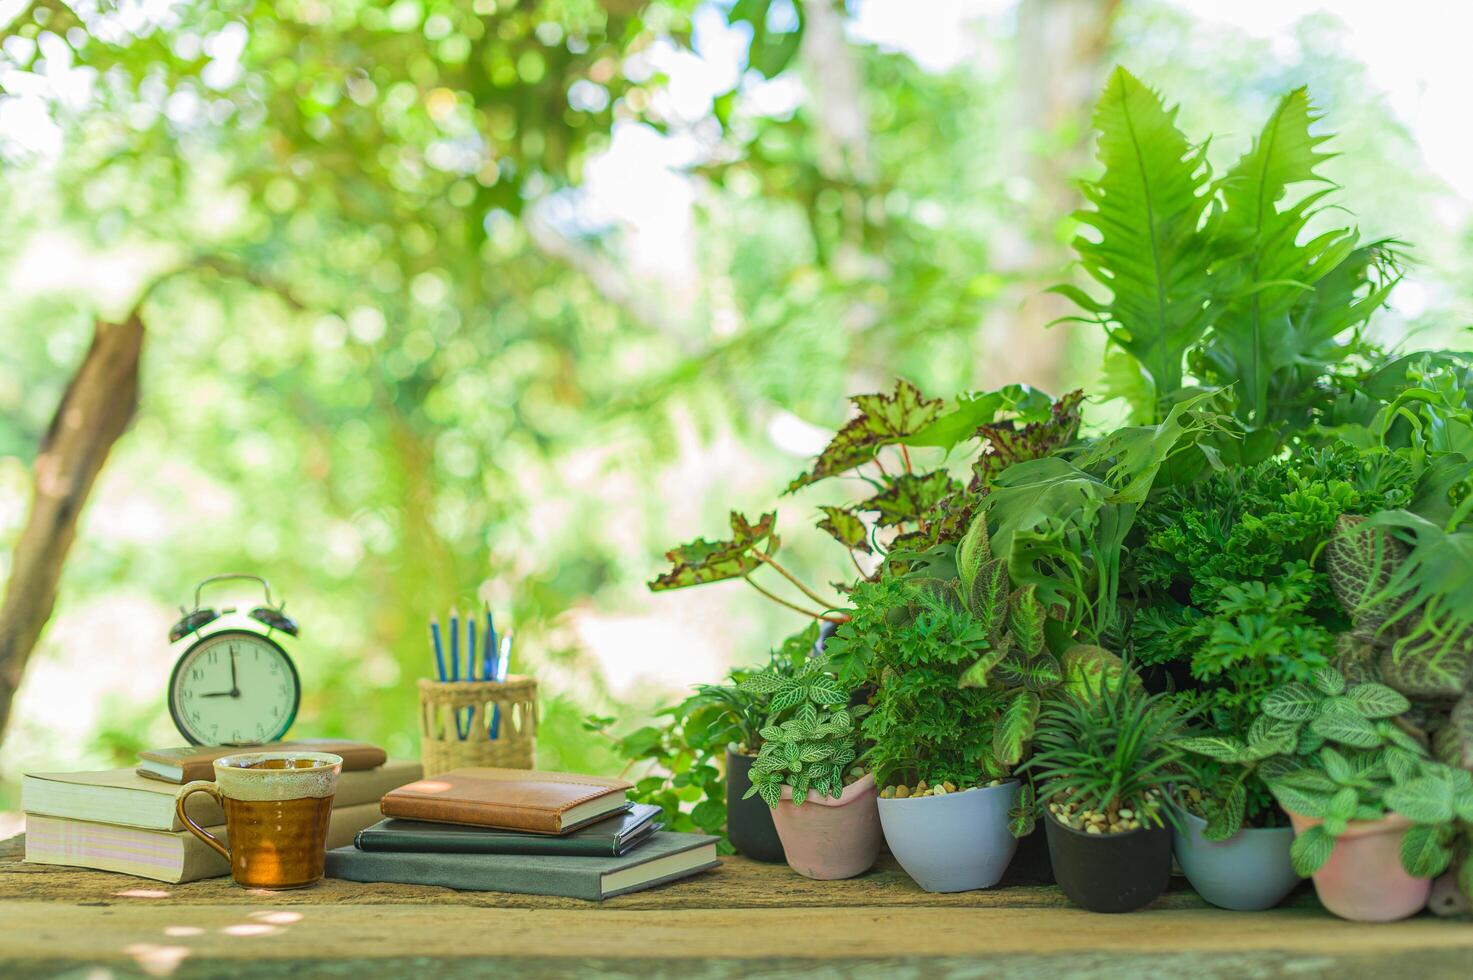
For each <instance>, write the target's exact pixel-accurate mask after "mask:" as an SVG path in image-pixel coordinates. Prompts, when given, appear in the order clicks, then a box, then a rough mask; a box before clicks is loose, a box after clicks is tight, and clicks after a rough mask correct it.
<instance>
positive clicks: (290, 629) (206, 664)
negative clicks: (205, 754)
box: [169, 572, 302, 745]
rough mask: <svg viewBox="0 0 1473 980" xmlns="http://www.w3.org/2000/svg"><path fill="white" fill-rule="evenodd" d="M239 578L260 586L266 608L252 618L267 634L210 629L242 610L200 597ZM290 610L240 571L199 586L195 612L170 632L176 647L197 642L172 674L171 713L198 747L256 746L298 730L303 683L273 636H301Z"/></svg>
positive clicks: (254, 611)
mask: <svg viewBox="0 0 1473 980" xmlns="http://www.w3.org/2000/svg"><path fill="white" fill-rule="evenodd" d="M235 579H247V580H251V581H255V582H259V583H261V588H262V589H263V590H264V591H265V594H266V604H265V605H263V606H256V607H255V608H254V609H252V610H251V611H250V612H248V613H246V617H247V619H249V620H250V621H251V622H252V625H253V626H260V627H262V628H263V629H243V628H225V629H217V630H214V631H213V632H206V628H207V627H208V626H210V624H212V623H214V622H216V621H217V620H219V619H220V618H221V617H223V616H225V615H228V614H230V613H233V612H235V611H236V610H235V607H233V606H230V607H226V608H224V609H220V610H218V611H216V610H215V609H214V608H212V607H208V606H204V605H202V604H201V601H200V594H201V593H202V592H203V591H204V588H205V586H207V585H211V584H213V583H215V582H223V581H227V580H235ZM284 610H285V603H278V602H273V601H272V598H271V586H270V584H268V583H267V581H266V580H265V579H264V578H262V577H261V576H259V575H248V574H242V573H235V572H232V573H230V574H227V575H212V576H210V577H209V578H207V579H205V580H204V581H202V582H200V583H199V584H198V585H196V586H195V588H194V608H193V609H192V610H190V611H187V612H186V611H185V609H184V607H183V606H180V607H179V611H180V612H181V613H183V614H184V617H183V618H182V619H180V620H179V622H177V623H175V624H174V626H173V628H172V629H170V630H169V642H170V643H178V642H180V641H181V640H184V639H186V638H187V637H194V641H193V642H192V643H190V645H189V647H188V648H187V649H185V651H184V653H182V654H181V655H180V657H179V662H178V663H176V664H175V665H174V672H173V673H172V674H171V675H170V676H169V714H170V715H172V716H173V718H174V726H175V727H176V728H178V729H179V733H180V734H181V735H183V736H184V737H185V738H186V739H188V740H189V742H190V744H191V745H257V744H260V743H262V742H274V741H276V740H278V739H280V738H281V737H282V736H283V735H285V734H286V731H287V729H289V728H291V726H292V722H293V721H294V720H296V717H297V708H298V707H299V706H300V705H301V702H302V684H301V681H300V679H299V678H298V677H297V668H296V665H295V664H293V663H292V659H291V657H289V656H287V653H286V651H285V650H284V649H282V647H281V644H279V643H277V642H276V640H274V639H273V638H272V637H273V635H274V634H277V633H280V634H282V635H283V636H291V637H295V636H296V635H297V624H296V622H295V621H293V620H292V619H291V618H290V617H288V616H287V615H286V612H285V611H284ZM263 630H264V631H263Z"/></svg>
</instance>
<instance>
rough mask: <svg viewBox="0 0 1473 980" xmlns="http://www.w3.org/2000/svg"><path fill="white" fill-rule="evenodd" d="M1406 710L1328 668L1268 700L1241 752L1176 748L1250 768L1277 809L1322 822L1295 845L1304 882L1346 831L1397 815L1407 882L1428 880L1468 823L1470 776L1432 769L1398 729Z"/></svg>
mask: <svg viewBox="0 0 1473 980" xmlns="http://www.w3.org/2000/svg"><path fill="white" fill-rule="evenodd" d="M1409 707H1410V705H1409V703H1408V701H1407V700H1406V698H1404V697H1403V696H1402V695H1400V694H1398V693H1397V692H1396V691H1393V690H1392V689H1391V688H1389V687H1387V686H1385V685H1384V684H1377V683H1374V682H1365V683H1360V684H1348V683H1347V682H1346V680H1345V678H1344V676H1343V675H1341V674H1340V673H1339V672H1338V671H1335V670H1332V669H1328V668H1327V669H1324V670H1320V671H1317V672H1316V673H1315V675H1314V680H1313V682H1312V683H1310V684H1300V683H1297V682H1296V683H1290V684H1285V685H1283V686H1281V687H1279V688H1276V689H1275V690H1273V691H1271V692H1270V693H1269V694H1268V695H1267V696H1266V697H1265V698H1264V700H1263V714H1262V716H1261V717H1260V718H1259V719H1258V720H1256V721H1255V722H1254V736H1250V738H1249V739H1248V740H1247V742H1243V741H1240V740H1236V739H1191V740H1185V741H1184V742H1183V743H1182V744H1183V745H1184V747H1187V748H1189V749H1191V750H1192V751H1196V752H1201V753H1203V754H1205V755H1208V756H1210V757H1211V758H1215V759H1219V760H1222V761H1228V762H1237V763H1239V764H1241V765H1243V766H1244V768H1249V767H1252V766H1256V767H1257V770H1258V772H1259V774H1260V775H1261V776H1262V777H1263V779H1264V782H1266V783H1267V784H1268V787H1269V790H1270V791H1271V792H1272V793H1273V794H1274V797H1275V799H1277V800H1278V802H1279V805H1280V806H1282V807H1283V808H1284V809H1285V810H1288V811H1290V812H1292V813H1295V814H1298V815H1299V816H1301V817H1308V818H1312V819H1319V820H1320V821H1321V822H1320V823H1318V824H1316V825H1314V826H1312V827H1309V828H1307V829H1306V830H1305V831H1304V832H1303V833H1300V834H1297V835H1296V836H1295V838H1294V845H1293V849H1292V850H1291V851H1290V858H1291V860H1292V861H1293V864H1294V870H1295V871H1296V872H1298V873H1299V874H1300V875H1301V876H1308V875H1311V874H1313V873H1314V872H1315V871H1318V870H1319V869H1320V868H1321V867H1323V866H1324V863H1325V862H1326V861H1328V860H1329V858H1330V853H1331V851H1333V849H1334V846H1335V840H1336V838H1338V837H1340V836H1341V835H1342V834H1344V833H1345V832H1346V830H1347V829H1349V826H1350V823H1351V822H1352V821H1357V820H1379V819H1381V818H1382V817H1384V816H1386V814H1387V813H1388V812H1395V813H1399V814H1401V815H1402V816H1404V817H1406V818H1407V819H1408V820H1410V821H1411V822H1412V826H1411V827H1410V828H1409V829H1408V830H1407V831H1406V834H1405V835H1404V836H1403V838H1402V843H1401V863H1402V866H1403V867H1404V868H1405V869H1406V872H1407V873H1408V874H1410V875H1412V876H1413V877H1417V878H1430V877H1433V876H1435V875H1438V874H1441V873H1442V872H1443V871H1444V870H1446V869H1447V867H1448V865H1449V864H1450V863H1451V861H1452V857H1453V852H1452V848H1451V846H1450V845H1451V844H1452V842H1453V839H1454V836H1455V835H1456V833H1457V829H1458V824H1459V822H1460V821H1461V822H1467V821H1473V773H1469V772H1467V771H1466V770H1462V769H1455V768H1453V767H1451V766H1447V765H1443V764H1442V763H1440V762H1437V761H1436V760H1434V759H1433V758H1432V757H1431V755H1430V754H1429V753H1428V751H1427V749H1426V747H1425V746H1424V745H1423V744H1422V743H1421V742H1420V741H1419V740H1417V739H1416V738H1413V737H1412V736H1411V735H1409V734H1408V733H1407V732H1405V731H1404V730H1402V728H1401V727H1399V726H1398V725H1397V724H1396V721H1395V720H1394V719H1396V718H1397V716H1399V715H1401V714H1402V713H1403V712H1405V711H1406V710H1407V709H1408V708H1409ZM1255 736H1256V737H1255ZM1468 870H1469V869H1464V873H1467V871H1468Z"/></svg>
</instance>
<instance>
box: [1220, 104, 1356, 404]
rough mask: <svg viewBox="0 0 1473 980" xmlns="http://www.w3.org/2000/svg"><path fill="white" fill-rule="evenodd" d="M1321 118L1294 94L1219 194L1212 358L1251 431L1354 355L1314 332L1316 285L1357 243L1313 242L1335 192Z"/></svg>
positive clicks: (1336, 238) (1344, 234) (1340, 237)
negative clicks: (1319, 130) (1293, 190)
mask: <svg viewBox="0 0 1473 980" xmlns="http://www.w3.org/2000/svg"><path fill="white" fill-rule="evenodd" d="M1317 118H1318V117H1317V116H1316V115H1315V113H1314V110H1313V108H1312V107H1311V105H1310V102H1309V95H1308V93H1307V91H1306V90H1305V89H1303V88H1298V89H1295V90H1294V91H1292V92H1289V93H1288V94H1286V95H1285V96H1284V97H1283V98H1281V99H1280V100H1279V103H1278V106H1277V107H1276V108H1275V109H1274V112H1273V114H1272V115H1271V116H1270V117H1269V120H1268V123H1267V124H1266V125H1265V126H1264V128H1263V132H1262V133H1261V134H1260V135H1259V136H1258V138H1257V139H1255V140H1254V142H1253V146H1252V148H1251V149H1250V150H1249V151H1248V152H1247V153H1245V154H1244V155H1243V156H1242V158H1241V159H1239V160H1238V162H1237V163H1236V164H1235V165H1234V166H1233V168H1232V169H1231V170H1230V171H1229V172H1228V174H1227V175H1226V177H1224V179H1223V180H1222V182H1221V185H1220V186H1221V189H1222V202H1223V208H1222V210H1221V212H1220V213H1219V215H1218V220H1217V222H1216V224H1215V227H1214V231H1215V232H1216V245H1217V248H1218V249H1219V253H1220V255H1221V260H1220V261H1219V262H1217V263H1215V265H1214V273H1215V276H1214V278H1215V281H1216V291H1217V293H1218V296H1219V298H1218V299H1217V300H1216V302H1215V305H1218V306H1219V310H1218V315H1217V317H1216V318H1215V320H1214V322H1213V328H1212V332H1211V334H1210V335H1209V337H1208V338H1207V340H1206V342H1205V343H1204V344H1203V356H1204V358H1205V359H1206V360H1207V362H1208V363H1210V364H1211V365H1212V368H1213V370H1214V371H1215V372H1216V376H1217V377H1222V378H1231V379H1233V381H1234V382H1235V391H1236V393H1237V396H1238V414H1239V416H1240V417H1241V418H1242V419H1243V420H1244V422H1245V423H1247V424H1248V425H1250V426H1252V427H1263V426H1267V425H1270V424H1272V423H1273V422H1274V421H1276V420H1277V418H1279V417H1281V413H1282V409H1281V408H1280V407H1279V406H1281V405H1283V404H1285V403H1288V404H1292V403H1293V400H1294V399H1295V398H1296V396H1300V397H1302V396H1301V391H1302V390H1303V389H1305V388H1308V387H1309V386H1310V385H1312V384H1313V383H1314V382H1313V380H1311V379H1314V378H1318V377H1320V376H1321V375H1323V374H1324V373H1325V368H1326V367H1328V366H1329V365H1330V364H1332V363H1334V362H1335V361H1338V360H1340V359H1342V358H1344V357H1345V356H1346V355H1347V354H1348V353H1349V352H1350V349H1351V348H1350V345H1345V344H1338V345H1337V344H1334V343H1330V342H1329V341H1331V340H1333V338H1334V333H1331V334H1329V335H1328V336H1326V335H1325V334H1324V333H1323V332H1322V331H1321V330H1318V329H1315V328H1314V326H1313V325H1311V323H1309V322H1307V321H1310V320H1312V319H1313V317H1312V315H1310V314H1308V313H1306V309H1310V310H1312V309H1313V307H1314V305H1315V299H1316V293H1315V290H1314V286H1315V284H1316V283H1318V282H1319V281H1320V280H1322V279H1324V278H1326V277H1327V276H1330V275H1331V273H1333V272H1334V271H1335V270H1336V269H1337V267H1338V266H1340V265H1341V263H1344V262H1346V261H1347V260H1348V259H1350V258H1351V256H1352V253H1353V251H1354V249H1355V242H1356V233H1355V231H1354V230H1353V229H1349V228H1339V229H1334V230H1330V231H1324V232H1320V233H1318V234H1307V233H1306V226H1307V225H1309V223H1310V222H1311V221H1314V219H1315V218H1316V217H1317V216H1320V215H1321V214H1322V212H1323V211H1324V210H1325V209H1324V208H1322V207H1320V204H1321V203H1322V201H1323V199H1324V197H1325V195H1326V194H1327V193H1328V192H1329V190H1330V189H1331V185H1330V184H1329V181H1327V180H1325V178H1323V177H1321V176H1320V175H1319V173H1318V171H1317V167H1318V166H1319V164H1320V163H1321V162H1322V161H1324V160H1326V159H1328V158H1329V155H1328V154H1325V153H1322V152H1320V151H1319V146H1320V145H1321V144H1323V143H1324V142H1325V140H1326V139H1327V137H1325V136H1316V135H1311V133H1310V131H1309V129H1310V126H1311V124H1312V123H1314V122H1315V121H1316V120H1317ZM1305 184H1311V185H1314V184H1318V185H1319V186H1318V187H1312V188H1311V189H1310V190H1309V191H1308V192H1306V193H1303V194H1301V195H1300V196H1299V197H1298V198H1297V199H1296V200H1293V201H1292V203H1291V202H1289V201H1288V198H1290V196H1291V195H1290V191H1289V188H1290V187H1291V186H1292V187H1299V186H1303V185H1305ZM1338 332H1339V331H1336V333H1338ZM1275 409H1279V411H1278V412H1275Z"/></svg>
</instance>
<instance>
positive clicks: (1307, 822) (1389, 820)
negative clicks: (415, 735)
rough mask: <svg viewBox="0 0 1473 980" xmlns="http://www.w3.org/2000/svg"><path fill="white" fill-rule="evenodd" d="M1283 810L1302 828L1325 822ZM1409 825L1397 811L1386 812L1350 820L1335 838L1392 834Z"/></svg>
mask: <svg viewBox="0 0 1473 980" xmlns="http://www.w3.org/2000/svg"><path fill="white" fill-rule="evenodd" d="M1284 812H1285V813H1287V814H1288V815H1289V819H1290V820H1293V821H1295V823H1296V824H1303V825H1304V829H1308V828H1310V827H1318V826H1319V825H1320V824H1322V823H1324V822H1325V820H1324V818H1323V817H1306V816H1303V815H1302V814H1298V813H1295V812H1294V811H1293V810H1285V811H1284ZM1411 826H1412V822H1411V821H1410V820H1408V819H1407V818H1406V817H1404V816H1402V815H1401V814H1399V813H1393V812H1388V813H1387V814H1386V816H1384V817H1382V818H1381V819H1380V820H1352V821H1350V823H1349V824H1348V825H1346V827H1345V832H1344V833H1343V834H1340V835H1339V836H1337V837H1336V838H1335V839H1336V840H1347V839H1351V840H1353V839H1355V838H1357V837H1374V836H1376V835H1377V834H1394V833H1397V832H1399V831H1403V830H1407V829H1409V828H1410V827H1411ZM1299 829H1300V828H1299V827H1298V826H1297V825H1296V826H1295V828H1294V830H1295V832H1296V833H1297V832H1298V831H1299Z"/></svg>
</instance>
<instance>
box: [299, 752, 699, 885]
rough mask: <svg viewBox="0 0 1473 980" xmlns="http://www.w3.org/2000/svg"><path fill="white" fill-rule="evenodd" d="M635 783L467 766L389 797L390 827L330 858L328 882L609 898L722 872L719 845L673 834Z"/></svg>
mask: <svg viewBox="0 0 1473 980" xmlns="http://www.w3.org/2000/svg"><path fill="white" fill-rule="evenodd" d="M630 788H631V786H630V784H629V783H626V782H624V781H622V780H614V779H602V778H599V777H596V776H582V775H575V774H571V773H556V772H539V771H529V770H525V769H491V768H473V769H456V770H454V771H452V772H447V773H443V774H441V775H438V776H434V777H432V778H428V779H423V780H420V781H419V782H415V783H411V784H409V785H407V786H403V787H400V788H399V789H396V790H394V791H392V792H390V793H387V794H385V796H384V798H383V801H382V810H383V813H384V815H385V816H386V817H387V818H388V819H386V820H382V821H380V822H378V823H376V824H374V825H373V826H371V827H368V828H366V829H365V830H363V831H362V832H361V833H359V834H358V835H357V837H356V839H355V841H354V843H353V846H351V847H340V848H337V849H335V850H330V851H328V852H327V874H328V876H329V877H334V878H347V879H350V880H352V881H368V882H380V881H389V882H400V883H408V884H421V885H443V886H445V887H447V888H457V889H461V890H465V891H504V892H520V893H523V894H528V895H559V896H563V897H567V898H586V899H593V900H602V899H605V898H611V897H613V896H615V895H622V894H624V893H626V892H633V891H639V890H641V889H644V888H649V887H651V886H653V885H658V884H662V883H664V882H667V881H674V880H675V879H677V878H684V877H686V876H688V875H692V874H695V873H697V872H699V871H705V870H706V869H708V868H713V867H715V866H716V865H717V864H718V861H717V859H716V838H715V837H710V836H706V835H704V834H682V833H672V832H667V831H665V830H662V829H661V824H660V823H659V821H658V820H657V819H656V818H657V817H658V816H659V813H660V808H659V807H655V806H648V805H645V804H639V803H630V802H629V799H628V790H629V789H630Z"/></svg>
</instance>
